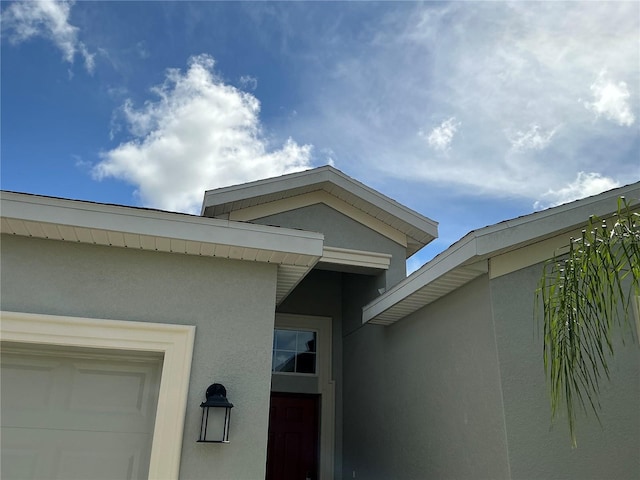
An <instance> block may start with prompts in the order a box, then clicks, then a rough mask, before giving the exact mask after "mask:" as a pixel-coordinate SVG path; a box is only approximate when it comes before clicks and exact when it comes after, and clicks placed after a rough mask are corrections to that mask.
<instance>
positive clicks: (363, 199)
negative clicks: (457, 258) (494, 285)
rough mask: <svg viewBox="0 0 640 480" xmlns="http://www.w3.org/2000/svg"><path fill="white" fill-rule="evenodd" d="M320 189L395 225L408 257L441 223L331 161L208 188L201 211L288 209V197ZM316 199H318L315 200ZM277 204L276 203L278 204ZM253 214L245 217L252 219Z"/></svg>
mask: <svg viewBox="0 0 640 480" xmlns="http://www.w3.org/2000/svg"><path fill="white" fill-rule="evenodd" d="M316 192H320V193H321V195H318V196H317V197H318V198H321V196H322V195H324V196H325V198H326V195H330V196H332V197H334V198H335V199H338V200H339V201H341V202H343V203H344V204H345V205H347V206H348V207H349V208H355V209H357V210H359V211H361V212H364V213H365V214H367V215H369V216H371V217H373V218H375V219H376V220H378V221H380V222H382V223H384V224H386V225H388V226H390V227H393V228H394V229H396V230H398V231H399V232H401V233H402V234H403V235H406V237H407V257H409V256H411V255H413V254H414V253H415V252H417V251H418V250H420V249H421V248H422V247H424V246H425V245H426V244H427V243H429V242H430V241H432V240H433V239H435V238H437V236H438V223H437V222H435V221H433V220H431V219H429V218H427V217H425V216H423V215H421V214H419V213H418V212H416V211H414V210H411V209H410V208H408V207H406V206H404V205H402V204H400V203H398V202H396V201H395V200H393V199H391V198H389V197H387V196H386V195H384V194H382V193H380V192H378V191H376V190H374V189H372V188H370V187H368V186H366V185H364V184H363V183H361V182H359V181H357V180H355V179H353V178H351V177H349V176H348V175H345V174H344V173H343V172H341V171H340V170H338V169H337V168H335V167H332V166H330V165H324V166H322V167H317V168H313V169H310V170H304V171H301V172H295V173H289V174H286V175H281V176H279V177H273V178H266V179H263V180H257V181H253V182H248V183H244V184H240V185H232V186H229V187H223V188H218V189H214V190H207V191H206V192H205V193H204V200H203V203H202V215H203V216H206V217H214V218H230V217H232V216H234V215H238V214H239V213H238V212H240V211H243V212H245V213H247V212H249V209H251V208H255V207H258V206H265V205H268V204H271V205H272V206H273V207H274V208H280V206H282V208H283V210H282V211H286V209H287V208H286V203H287V202H286V201H287V199H294V197H298V199H299V198H301V197H302V196H305V195H307V196H309V195H310V194H312V193H316ZM316 203H317V202H316ZM276 205H277V206H276ZM272 213H274V212H272ZM256 218H260V217H259V216H256V217H255V218H251V215H250V214H247V215H245V216H244V217H243V219H244V220H246V221H251V220H254V219H256Z"/></svg>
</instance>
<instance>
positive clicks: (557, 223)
mask: <svg viewBox="0 0 640 480" xmlns="http://www.w3.org/2000/svg"><path fill="white" fill-rule="evenodd" d="M621 196H624V197H626V198H627V199H628V200H630V201H636V202H637V200H638V199H640V183H635V184H632V185H627V186H625V187H621V188H617V189H614V190H610V191H608V192H604V193H602V194H599V195H595V196H592V197H588V198H585V199H581V200H577V201H575V202H572V203H567V204H564V205H560V206H558V207H553V208H550V209H547V210H543V211H541V212H536V213H533V214H529V215H525V216H522V217H518V218H514V219H512V220H507V221H505V222H501V223H498V224H495V225H490V226H488V227H484V228H481V229H479V230H475V231H472V232H470V233H468V234H467V235H465V236H464V237H462V238H461V239H460V240H458V241H457V242H456V243H454V244H453V245H452V246H451V247H449V248H448V249H447V250H445V251H444V252H442V253H440V254H439V255H438V256H436V257H435V258H434V259H433V260H431V261H429V262H427V263H426V264H425V265H424V266H422V267H421V268H420V269H418V270H416V271H415V272H414V273H412V274H411V275H410V276H408V277H407V278H406V279H405V280H403V281H402V282H400V283H399V284H398V285H396V286H395V287H393V288H392V289H390V290H389V291H387V292H386V293H384V294H383V295H381V296H380V297H378V298H376V299H375V300H373V301H372V302H370V303H369V304H368V305H365V306H364V307H363V309H362V322H363V323H366V322H368V321H370V320H371V319H373V318H375V317H376V316H377V315H380V314H381V313H383V312H384V311H386V310H388V309H389V308H391V307H393V306H394V305H396V304H397V303H399V302H401V301H402V300H404V299H405V298H407V297H408V296H409V295H412V294H413V293H415V292H417V291H418V290H420V289H421V288H424V287H426V286H427V285H428V284H429V283H431V282H433V281H434V280H436V279H437V278H439V277H441V276H442V275H444V274H446V273H447V272H449V271H451V270H453V269H455V268H458V267H462V266H468V265H471V264H473V263H475V262H478V261H480V260H483V259H486V258H489V257H491V256H494V255H497V254H499V253H503V252H506V251H509V250H511V249H515V248H520V247H521V246H524V245H526V244H529V243H534V242H537V241H540V240H542V239H544V238H548V237H550V236H553V235H557V234H560V233H563V232H566V231H571V230H574V229H575V228H576V227H577V226H580V225H584V224H585V222H586V220H587V219H588V218H589V216H590V215H597V216H599V217H604V216H607V215H610V214H611V213H612V212H615V211H616V209H617V203H618V198H619V197H621Z"/></svg>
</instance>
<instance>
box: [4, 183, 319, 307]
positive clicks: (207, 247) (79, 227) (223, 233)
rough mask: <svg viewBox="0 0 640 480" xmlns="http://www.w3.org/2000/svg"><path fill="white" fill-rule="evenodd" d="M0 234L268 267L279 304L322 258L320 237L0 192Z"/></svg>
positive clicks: (119, 207) (170, 214)
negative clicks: (273, 270) (274, 278)
mask: <svg viewBox="0 0 640 480" xmlns="http://www.w3.org/2000/svg"><path fill="white" fill-rule="evenodd" d="M1 199H2V210H1V211H2V217H1V223H0V233H5V234H10V235H19V236H26V237H34V238H44V239H50V240H60V241H68V242H74V243H85V244H91V245H102V246H109V247H121V248H131V249H136V250H147V251H157V252H165V253H178V254H184V255H196V256H204V257H216V258H225V259H231V260H243V261H254V262H264V263H273V264H276V265H277V266H278V273H277V276H278V285H277V293H276V302H277V303H280V302H281V301H282V300H284V298H285V297H286V296H287V295H288V294H289V293H290V292H291V291H292V290H293V288H294V287H295V286H296V285H297V284H298V283H299V282H300V281H301V280H302V278H303V277H304V276H305V275H306V274H307V273H308V272H309V271H310V270H311V269H312V268H313V266H314V265H315V264H316V263H317V262H318V260H319V259H320V258H321V257H322V255H323V248H322V247H323V236H322V235H321V234H318V233H311V232H303V231H298V230H290V229H286V228H278V227H265V226H262V225H252V224H243V223H238V222H230V221H225V220H217V219H209V218H202V217H198V216H193V215H184V214H178V213H170V212H162V211H158V210H149V209H139V208H133V207H122V206H116V205H105V204H96V203H91V202H81V201H75V200H66V199H59V198H51V197H40V196H36V195H28V194H18V193H12V192H2V196H1Z"/></svg>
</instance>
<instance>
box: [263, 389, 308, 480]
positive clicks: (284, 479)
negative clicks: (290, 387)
mask: <svg viewBox="0 0 640 480" xmlns="http://www.w3.org/2000/svg"><path fill="white" fill-rule="evenodd" d="M319 398H320V397H319V396H318V395H302V394H294V393H276V392H272V393H271V410H270V412H269V445H268V447H267V480H305V479H311V480H316V479H317V478H318V406H319Z"/></svg>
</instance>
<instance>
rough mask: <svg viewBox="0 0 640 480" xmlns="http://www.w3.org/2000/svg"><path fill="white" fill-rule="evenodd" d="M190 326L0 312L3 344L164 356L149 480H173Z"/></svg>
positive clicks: (184, 403)
mask: <svg viewBox="0 0 640 480" xmlns="http://www.w3.org/2000/svg"><path fill="white" fill-rule="evenodd" d="M195 329H196V327H195V326H191V325H172V324H160V323H146V322H130V321H121V320H101V319H95V318H79V317H64V316H55V315H40V314H30V313H16V312H4V311H3V312H0V339H1V340H2V341H7V342H19V343H32V344H47V345H64V346H72V347H88V348H108V349H115V350H125V351H126V350H129V351H131V350H133V351H142V352H160V353H162V354H163V355H164V361H163V365H162V378H161V380H160V391H159V394H158V407H157V411H156V421H155V427H154V431H153V444H152V447H151V459H150V464H149V479H150V480H151V479H153V480H155V479H167V480H174V479H175V480H177V479H178V475H179V471H180V453H181V449H182V434H183V430H184V418H185V413H186V407H187V394H188V390H189V374H190V371H191V360H192V356H193V342H194V339H195Z"/></svg>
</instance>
